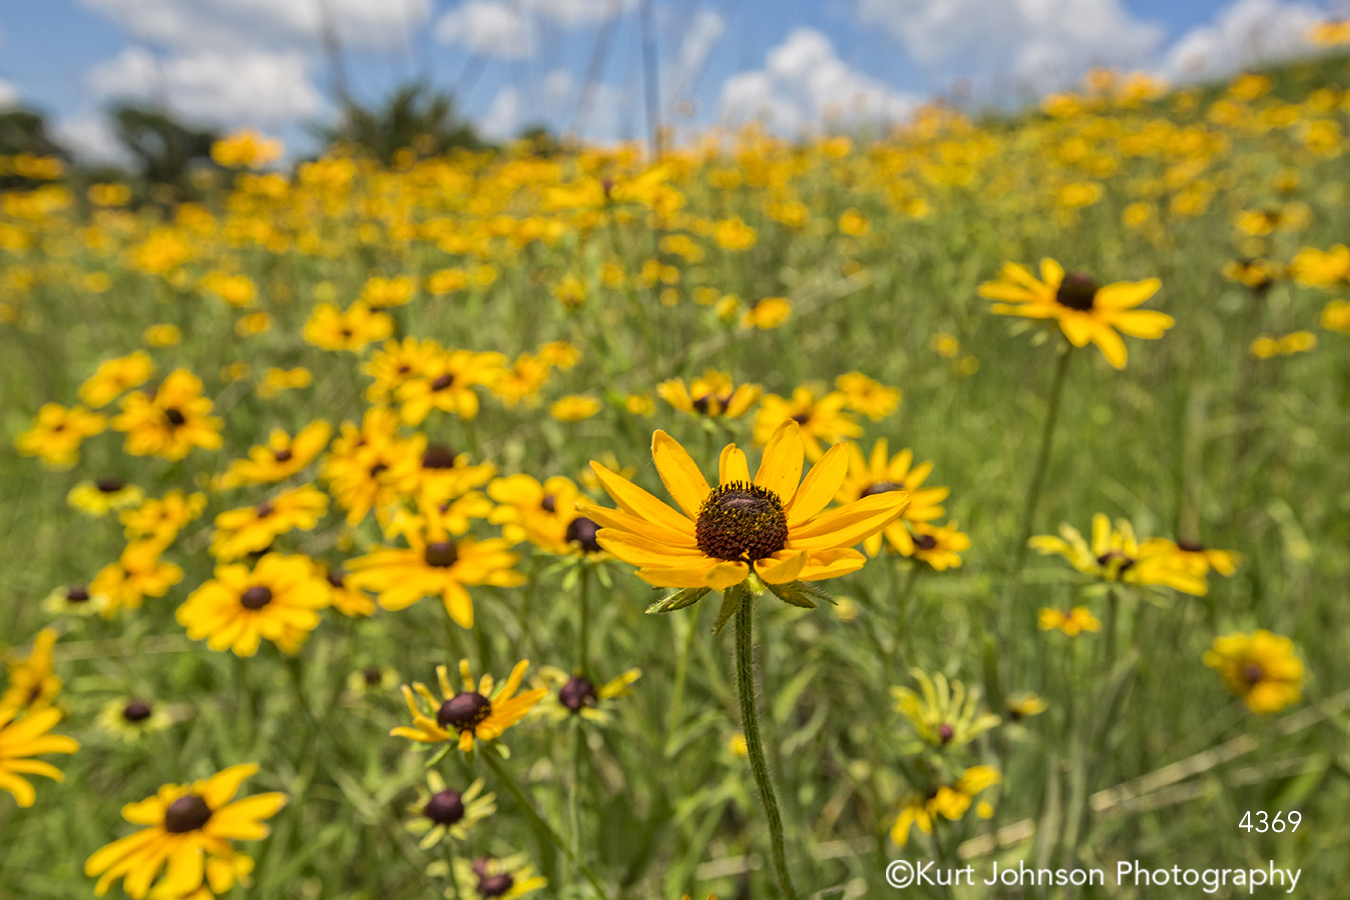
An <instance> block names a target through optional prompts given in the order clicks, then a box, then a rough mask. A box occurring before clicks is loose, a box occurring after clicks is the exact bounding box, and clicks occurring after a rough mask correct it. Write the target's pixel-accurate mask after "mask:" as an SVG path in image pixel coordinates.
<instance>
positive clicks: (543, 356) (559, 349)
mask: <svg viewBox="0 0 1350 900" xmlns="http://www.w3.org/2000/svg"><path fill="white" fill-rule="evenodd" d="M537 355H538V357H539V359H540V360H542V361H543V362H546V363H548V364H549V365H550V366H557V367H558V368H560V369H570V368H572V367H573V366H575V365H576V364H577V363H579V362H581V349H580V348H578V347H577V346H576V345H574V344H569V343H568V342H567V341H549V342H548V343H547V344H544V345H543V346H542V347H540V348H539V353H538V354H537Z"/></svg>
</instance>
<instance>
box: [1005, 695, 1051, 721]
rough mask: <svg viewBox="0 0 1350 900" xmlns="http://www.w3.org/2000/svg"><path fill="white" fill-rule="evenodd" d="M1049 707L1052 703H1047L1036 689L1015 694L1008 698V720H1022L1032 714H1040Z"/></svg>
mask: <svg viewBox="0 0 1350 900" xmlns="http://www.w3.org/2000/svg"><path fill="white" fill-rule="evenodd" d="M1049 708H1050V704H1048V703H1046V702H1045V700H1044V699H1042V698H1041V696H1040V695H1039V694H1037V693H1036V692H1035V691H1025V692H1023V693H1021V694H1015V695H1013V696H1011V697H1009V698H1008V700H1007V712H1008V721H1009V722H1020V721H1022V720H1023V719H1029V718H1031V717H1032V716H1039V715H1040V714H1041V713H1043V712H1045V711H1046V710H1047V709H1049Z"/></svg>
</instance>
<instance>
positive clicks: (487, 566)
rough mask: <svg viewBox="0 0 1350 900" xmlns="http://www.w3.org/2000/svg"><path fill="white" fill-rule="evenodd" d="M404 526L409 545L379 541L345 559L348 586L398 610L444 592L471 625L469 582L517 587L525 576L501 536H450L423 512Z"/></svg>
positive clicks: (449, 607)
mask: <svg viewBox="0 0 1350 900" xmlns="http://www.w3.org/2000/svg"><path fill="white" fill-rule="evenodd" d="M412 524H413V525H414V526H416V527H409V528H406V529H403V530H402V531H401V534H402V535H403V537H404V539H405V540H407V542H408V548H407V549H402V548H398V547H379V548H376V549H375V550H374V551H372V552H371V553H367V554H366V555H365V556H361V557H358V558H356V559H353V560H351V561H349V562H348V563H347V576H346V579H345V583H346V584H347V585H348V586H349V587H353V588H362V589H366V590H370V591H374V592H376V593H377V594H378V595H379V597H378V600H379V604H380V606H381V607H383V608H384V609H387V610H390V611H398V610H400V609H406V608H408V607H409V606H412V605H413V604H414V603H416V602H417V601H418V600H421V599H422V598H423V597H433V596H436V597H440V598H441V602H442V603H443V604H444V606H445V611H446V613H447V614H449V616H450V618H451V619H453V620H454V621H455V622H457V623H458V624H459V625H460V626H461V627H463V628H472V627H473V599H472V598H471V597H470V596H469V592H468V591H467V590H465V585H470V586H472V585H480V584H490V585H496V586H497V587H515V586H516V585H520V584H524V583H525V576H524V575H522V574H520V573H519V572H517V571H516V570H515V569H514V568H512V567H513V566H514V565H515V564H516V562H517V561H518V560H519V559H520V556H519V555H518V554H516V553H512V552H511V551H510V549H509V548H510V546H511V544H510V542H509V541H507V540H505V539H503V538H489V539H488V540H484V541H479V540H476V539H475V538H473V537H471V536H470V537H465V538H463V539H462V540H459V541H453V540H450V539H449V538H450V536H449V534H448V532H447V529H446V528H445V526H444V524H443V523H442V522H441V521H440V519H439V517H437V516H434V515H424V516H421V517H418V518H417V520H416V521H415V522H413V523H412Z"/></svg>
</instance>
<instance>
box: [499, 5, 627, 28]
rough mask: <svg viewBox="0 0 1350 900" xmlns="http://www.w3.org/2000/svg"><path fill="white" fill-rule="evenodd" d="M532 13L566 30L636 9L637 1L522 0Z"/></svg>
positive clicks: (602, 20)
mask: <svg viewBox="0 0 1350 900" xmlns="http://www.w3.org/2000/svg"><path fill="white" fill-rule="evenodd" d="M524 5H525V6H526V7H528V8H529V9H530V10H531V11H532V12H536V13H538V14H539V15H541V16H547V17H548V18H550V19H552V20H553V21H555V22H557V23H558V24H559V25H562V26H564V27H567V28H576V27H577V26H579V25H595V24H597V23H599V22H604V21H607V20H609V19H612V18H614V17H615V16H620V15H623V14H624V13H625V12H628V11H629V10H632V9H635V8H636V7H637V0H524Z"/></svg>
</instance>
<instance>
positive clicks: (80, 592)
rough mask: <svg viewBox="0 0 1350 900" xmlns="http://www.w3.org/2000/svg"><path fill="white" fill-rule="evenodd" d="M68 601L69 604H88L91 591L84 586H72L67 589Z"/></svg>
mask: <svg viewBox="0 0 1350 900" xmlns="http://www.w3.org/2000/svg"><path fill="white" fill-rule="evenodd" d="M66 601H67V602H68V603H88V602H89V589H88V588H86V587H85V586H84V585H82V584H72V585H71V586H70V587H68V588H66Z"/></svg>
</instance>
